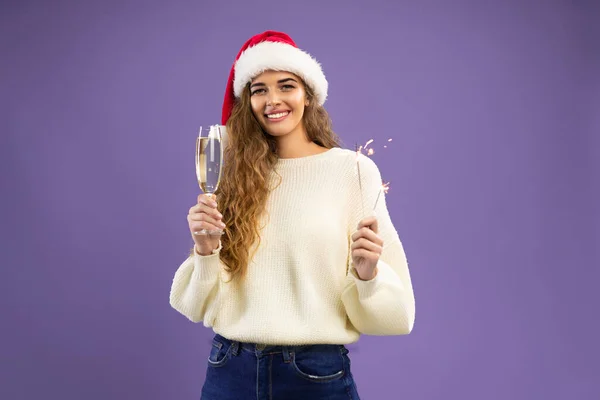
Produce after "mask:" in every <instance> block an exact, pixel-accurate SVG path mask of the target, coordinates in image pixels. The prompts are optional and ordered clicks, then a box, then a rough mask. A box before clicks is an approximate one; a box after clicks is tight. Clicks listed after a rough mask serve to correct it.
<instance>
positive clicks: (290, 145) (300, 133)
mask: <svg viewBox="0 0 600 400" xmlns="http://www.w3.org/2000/svg"><path fill="white" fill-rule="evenodd" d="M326 150H327V149H325V148H323V147H321V146H319V145H318V144H316V143H315V142H312V141H310V140H309V139H308V134H307V133H306V130H305V129H304V127H303V126H299V127H298V129H297V130H296V131H294V132H290V133H289V134H287V135H285V136H281V137H278V138H277V155H278V156H279V158H299V157H306V156H311V155H313V154H318V153H322V152H323V151H326Z"/></svg>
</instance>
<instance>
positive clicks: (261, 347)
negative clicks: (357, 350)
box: [215, 333, 345, 353]
mask: <svg viewBox="0 0 600 400" xmlns="http://www.w3.org/2000/svg"><path fill="white" fill-rule="evenodd" d="M215 339H217V340H219V341H222V342H224V343H225V344H227V345H228V346H234V347H235V348H236V349H235V350H234V352H237V349H243V350H247V351H250V352H253V353H254V352H256V351H259V352H261V353H267V352H268V353H291V352H297V351H302V350H303V349H308V348H310V349H311V350H315V351H318V350H319V349H322V350H325V349H326V348H337V349H342V350H344V349H345V346H344V345H341V344H305V345H268V344H261V343H248V342H238V341H235V340H230V339H227V338H226V337H224V336H221V335H219V334H218V333H217V334H216V335H215Z"/></svg>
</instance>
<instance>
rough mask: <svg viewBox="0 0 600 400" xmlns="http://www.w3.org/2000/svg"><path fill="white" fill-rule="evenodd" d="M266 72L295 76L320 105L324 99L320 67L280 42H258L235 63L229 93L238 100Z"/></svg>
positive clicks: (310, 57) (324, 93) (325, 87)
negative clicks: (248, 86) (307, 87)
mask: <svg viewBox="0 0 600 400" xmlns="http://www.w3.org/2000/svg"><path fill="white" fill-rule="evenodd" d="M267 70H273V71H287V72H291V73H293V74H296V75H298V76H299V77H300V78H302V79H303V80H304V81H305V82H306V84H307V85H309V86H310V87H311V89H312V90H313V91H314V93H315V96H316V98H317V102H318V103H319V104H320V105H323V103H325V100H326V99H327V87H328V84H327V79H325V75H324V74H323V70H322V69H321V64H319V62H317V60H315V59H314V58H313V57H312V56H311V55H310V54H308V53H306V52H304V51H302V50H300V49H298V48H297V47H294V46H291V45H289V44H286V43H281V42H269V41H266V42H261V43H258V44H257V45H255V46H252V47H250V48H249V49H247V50H245V51H244V52H243V53H242V54H241V55H240V57H239V58H238V60H237V62H236V63H235V78H234V81H233V93H234V95H235V97H238V98H239V97H240V96H241V94H242V91H243V90H244V87H245V86H246V84H248V82H250V81H252V79H253V78H255V77H256V76H258V75H260V74H262V73H263V72H265V71H267Z"/></svg>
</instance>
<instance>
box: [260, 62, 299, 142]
mask: <svg viewBox="0 0 600 400" xmlns="http://www.w3.org/2000/svg"><path fill="white" fill-rule="evenodd" d="M250 103H251V105H252V112H253V113H254V115H255V117H256V119H257V120H258V122H259V123H260V125H261V126H262V128H263V129H264V130H265V131H266V132H267V133H268V134H269V135H271V136H274V137H276V138H277V137H282V136H286V135H304V136H306V130H305V127H304V123H303V120H302V117H303V116H304V107H306V106H307V105H308V100H307V97H306V91H305V90H304V84H303V83H302V80H301V79H300V78H299V77H298V76H296V75H294V74H292V73H289V72H283V71H266V72H263V73H262V74H260V75H259V76H257V77H256V78H254V79H253V80H252V82H251V83H250Z"/></svg>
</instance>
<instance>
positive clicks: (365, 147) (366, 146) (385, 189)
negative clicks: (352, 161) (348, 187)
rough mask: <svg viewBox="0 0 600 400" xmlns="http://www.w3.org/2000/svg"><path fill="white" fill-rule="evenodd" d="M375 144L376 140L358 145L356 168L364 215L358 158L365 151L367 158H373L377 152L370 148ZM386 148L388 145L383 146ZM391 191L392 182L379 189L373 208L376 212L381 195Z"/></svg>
mask: <svg viewBox="0 0 600 400" xmlns="http://www.w3.org/2000/svg"><path fill="white" fill-rule="evenodd" d="M387 141H388V143H389V142H391V141H392V138H389V139H388V140H387ZM373 142H374V139H369V140H368V141H367V143H365V144H364V145H363V146H359V145H358V143H357V144H356V167H357V169H358V186H359V188H360V195H361V203H362V208H363V214H364V209H365V206H364V202H363V201H362V200H363V198H362V179H361V176H360V164H359V162H358V157H359V155H360V154H362V153H363V151H366V153H367V154H366V155H367V156H372V155H373V154H374V153H375V150H374V149H373V148H372V147H369V145H370V144H371V143H373ZM383 147H384V148H387V145H384V146H383ZM389 190H390V182H383V183H382V185H381V188H379V193H378V194H377V199H376V200H375V205H374V206H373V210H375V207H377V203H378V202H379V197H381V193H385V194H387V192H388V191H389Z"/></svg>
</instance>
